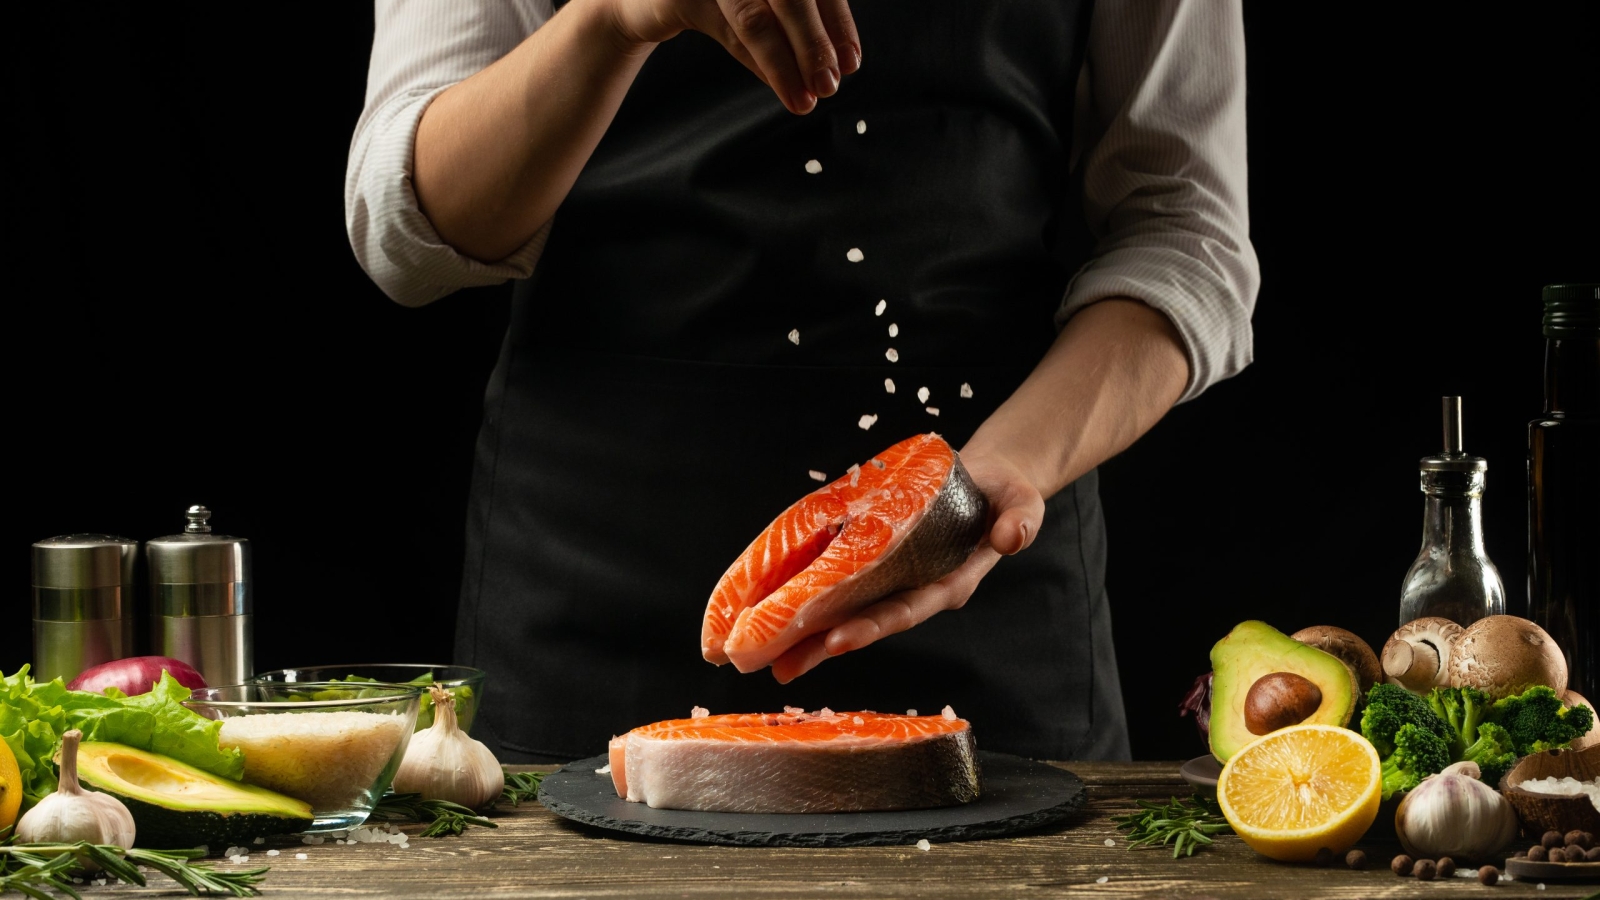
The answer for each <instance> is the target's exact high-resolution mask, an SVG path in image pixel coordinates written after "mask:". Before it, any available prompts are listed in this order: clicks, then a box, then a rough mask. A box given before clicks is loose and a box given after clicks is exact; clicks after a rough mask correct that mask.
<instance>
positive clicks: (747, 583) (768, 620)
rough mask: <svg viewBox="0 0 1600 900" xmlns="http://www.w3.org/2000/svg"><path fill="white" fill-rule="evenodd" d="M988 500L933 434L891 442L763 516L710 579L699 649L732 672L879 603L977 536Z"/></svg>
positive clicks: (940, 568)
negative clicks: (764, 521)
mask: <svg viewBox="0 0 1600 900" xmlns="http://www.w3.org/2000/svg"><path fill="white" fill-rule="evenodd" d="M988 517H989V513H988V504H987V503H986V502H985V501H984V498H983V493H982V492H981V491H979V490H978V486H977V485H975V484H973V482H972V477H971V476H970V475H968V474H967V470H966V468H965V467H964V466H962V465H961V457H960V456H958V455H957V454H956V451H955V450H954V449H953V448H951V446H950V445H949V444H948V443H946V442H945V440H944V438H942V437H939V436H938V435H937V434H922V435H917V436H916V437H913V438H909V439H907V440H904V441H901V442H900V443H898V444H895V445H894V446H893V447H890V448H889V449H888V450H885V451H884V452H882V453H880V454H878V455H877V456H876V457H874V458H873V459H871V460H870V461H868V462H867V463H866V464H865V465H862V466H859V467H852V468H851V470H850V471H849V472H848V473H846V474H845V475H844V476H842V477H841V478H839V480H838V481H835V482H833V483H832V484H829V485H827V486H825V487H822V488H818V489H817V490H816V491H813V492H812V493H810V494H807V495H806V496H804V497H802V498H800V501H799V502H798V503H796V504H794V505H793V506H791V507H789V508H788V509H786V510H784V512H783V514H782V515H780V516H778V518H777V519H775V520H773V522H772V524H771V525H768V526H767V527H766V530H764V531H762V532H761V534H760V535H758V536H757V537H756V539H755V541H753V542H752V543H751V544H750V546H749V547H746V548H745V551H744V552H743V553H741V554H740V555H739V558H738V559H736V560H734V562H733V565H732V566H730V567H729V568H728V571H727V572H726V573H724V574H723V576H722V579H721V580H720V581H718V582H717V587H716V589H715V590H714V591H712V592H711V600H710V602H708V603H707V604H706V617H705V622H704V624H703V625H702V626H701V629H700V652H701V653H702V654H704V656H705V658H706V659H707V660H708V661H710V662H714V663H716V664H717V665H719V666H720V665H722V664H723V663H726V662H731V663H733V665H734V667H735V668H737V669H738V670H739V671H741V672H754V671H756V670H757V669H760V668H763V667H765V666H768V665H771V664H772V661H773V660H774V659H777V658H778V657H779V656H781V655H782V654H783V652H784V651H785V650H788V649H789V648H790V647H793V646H794V645H795V644H797V643H799V642H800V641H801V640H803V639H804V638H806V637H808V636H810V635H813V634H821V633H824V632H826V631H828V630H829V629H830V628H833V627H834V626H835V625H839V624H842V623H844V622H845V621H847V620H848V619H849V618H850V617H851V616H853V615H855V614H856V613H857V612H860V611H861V610H862V609H864V608H865V607H867V606H868V605H870V604H872V603H873V602H875V601H877V600H881V599H883V598H884V597H886V596H888V595H890V594H893V593H895V592H896V591H902V590H906V589H908V588H915V587H921V586H923V585H926V584H932V583H933V582H935V581H938V580H939V579H940V578H943V577H944V576H945V575H948V574H949V573H950V572H951V571H952V570H954V569H955V568H956V567H957V566H959V565H961V564H962V563H963V562H965V561H966V559H967V557H968V556H970V555H971V554H972V551H973V549H974V548H976V547H977V546H978V542H979V540H981V539H982V538H983V535H984V531H985V530H986V528H987V525H988Z"/></svg>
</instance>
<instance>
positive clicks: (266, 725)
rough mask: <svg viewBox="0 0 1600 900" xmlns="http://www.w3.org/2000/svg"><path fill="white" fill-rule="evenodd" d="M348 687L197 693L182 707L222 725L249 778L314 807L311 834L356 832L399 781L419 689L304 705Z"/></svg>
mask: <svg viewBox="0 0 1600 900" xmlns="http://www.w3.org/2000/svg"><path fill="white" fill-rule="evenodd" d="M342 687H343V685H317V684H296V685H293V686H290V685H282V684H234V685H227V686H224V687H214V688H201V689H199V690H196V691H195V692H194V693H193V696H191V697H190V698H189V699H188V700H187V701H185V702H184V705H185V706H187V707H189V708H190V709H192V710H194V711H195V712H197V713H199V714H200V715H202V716H205V717H206V718H208V719H220V720H221V721H222V730H221V732H220V733H219V738H220V741H221V743H222V746H223V747H238V748H239V749H240V750H243V751H244V780H245V781H246V782H248V783H249V784H254V785H259V786H261V787H264V788H267V789H268V790H273V791H277V792H278V793H280V794H287V795H288V796H290V797H294V798H295V799H297V800H304V801H305V802H306V803H309V804H311V811H312V813H313V814H314V815H315V816H316V819H315V821H313V822H312V823H311V827H310V828H308V829H306V830H307V831H338V830H342V829H349V828H355V827H357V826H359V825H361V824H362V823H363V822H365V821H366V820H367V816H369V815H371V813H372V809H373V807H374V806H376V805H377V803H378V799H379V798H380V797H382V796H383V793H384V791H385V790H387V789H388V787H389V782H390V781H392V780H394V774H395V771H396V770H398V769H399V768H400V760H401V759H402V758H404V757H405V754H406V745H407V744H408V743H410V741H411V731H412V729H413V727H415V724H416V720H417V708H418V706H419V705H420V704H419V699H420V697H421V691H420V689H418V688H415V687H394V686H390V685H370V686H367V687H365V688H363V689H362V691H361V693H362V695H363V696H361V697H349V698H338V699H316V700H312V699H306V698H305V693H306V692H308V689H309V692H310V693H313V694H314V693H317V692H320V691H321V690H323V689H325V688H333V689H340V688H342Z"/></svg>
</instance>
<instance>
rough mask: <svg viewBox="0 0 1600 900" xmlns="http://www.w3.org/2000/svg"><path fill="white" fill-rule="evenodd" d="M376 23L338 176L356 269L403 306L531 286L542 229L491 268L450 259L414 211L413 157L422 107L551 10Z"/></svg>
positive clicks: (456, 1) (418, 11)
mask: <svg viewBox="0 0 1600 900" xmlns="http://www.w3.org/2000/svg"><path fill="white" fill-rule="evenodd" d="M375 13H376V14H375V17H374V26H375V28H374V32H373V40H372V61H371V64H370V65H369V67H368V70H367V96H366V104H365V106H364V108H363V109H362V111H361V118H360V120H359V121H358V122H357V123H356V131H355V136H354V137H353V138H352V140H351V142H350V158H349V162H348V164H347V167H346V169H345V189H344V212H345V228H346V230H347V231H348V233H349V236H350V246H351V248H352V249H353V250H355V254H356V259H357V260H358V261H359V262H360V263H361V268H363V269H364V270H366V273H367V275H368V276H370V277H371V278H372V280H373V281H374V282H376V283H377V285H378V287H380V288H382V289H383V292H384V293H385V294H388V295H389V297H390V298H391V299H393V300H395V301H396V302H398V303H401V304H404V305H406V306H421V305H423V304H426V303H431V302H433V301H434V300H437V299H439V298H440V297H443V296H446V295H447V294H450V293H453V292H455V291H458V290H460V289H462V288H467V287H476V286H479V285H486V284H498V283H500V282H503V281H505V280H506V279H508V278H526V277H528V275H530V274H532V272H533V267H534V264H535V263H536V262H537V261H538V259H539V254H540V252H541V251H542V250H543V249H544V243H545V239H546V237H548V235H549V232H550V225H549V223H546V224H545V226H544V227H543V228H541V229H540V230H539V231H538V233H536V234H534V235H533V237H532V238H530V239H529V240H528V242H527V243H525V244H524V245H522V246H521V247H520V248H518V249H517V250H516V252H514V253H512V254H511V255H510V256H507V257H506V258H505V259H502V260H499V261H498V262H494V263H485V262H480V261H478V260H475V259H472V258H470V257H466V256H463V255H462V254H460V253H457V252H456V251H455V250H454V249H453V248H452V247H450V246H449V245H448V244H446V243H445V242H444V241H443V240H442V239H440V237H439V233H438V232H437V231H435V230H434V228H433V225H432V223H430V222H429V221H428V217H427V216H425V215H424V214H423V213H422V210H421V209H420V208H419V206H418V204H417V195H416V192H415V191H414V190H413V189H412V186H411V173H412V152H413V150H414V149H415V147H416V137H417V123H419V122H420V121H422V114H423V112H424V111H425V110H426V109H427V108H428V104H429V103H432V102H433V99H434V98H435V97H437V96H439V94H441V93H443V92H444V91H445V90H446V89H448V88H449V87H450V86H451V85H453V84H456V83H457V82H459V81H461V80H463V79H465V78H467V77H469V76H471V75H473V74H475V73H477V72H478V71H480V70H482V69H484V68H486V67H487V66H489V65H490V64H491V63H493V62H494V61H495V60H497V59H499V58H500V57H502V56H504V55H505V54H506V53H509V52H510V51H511V50H512V49H513V48H515V47H516V46H517V45H518V44H520V43H521V42H522V41H523V39H525V38H526V37H527V36H528V35H530V34H532V33H533V31H534V30H535V29H537V28H538V27H539V26H540V25H541V24H543V23H544V22H545V21H546V20H548V19H549V17H550V16H551V14H552V9H551V4H550V2H549V0H532V2H529V0H521V2H517V0H511V2H506V0H499V2H496V0H448V2H438V0H378V2H377V4H376V7H375Z"/></svg>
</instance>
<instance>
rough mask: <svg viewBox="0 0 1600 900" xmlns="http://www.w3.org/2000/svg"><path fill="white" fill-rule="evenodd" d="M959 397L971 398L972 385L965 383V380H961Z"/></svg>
mask: <svg viewBox="0 0 1600 900" xmlns="http://www.w3.org/2000/svg"><path fill="white" fill-rule="evenodd" d="M961 399H963V400H971V399H972V385H970V384H967V383H966V382H965V381H963V382H961Z"/></svg>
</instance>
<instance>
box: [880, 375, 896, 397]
mask: <svg viewBox="0 0 1600 900" xmlns="http://www.w3.org/2000/svg"><path fill="white" fill-rule="evenodd" d="M883 392H884V393H886V394H892V393H894V379H893V378H885V379H884V380H883Z"/></svg>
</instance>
